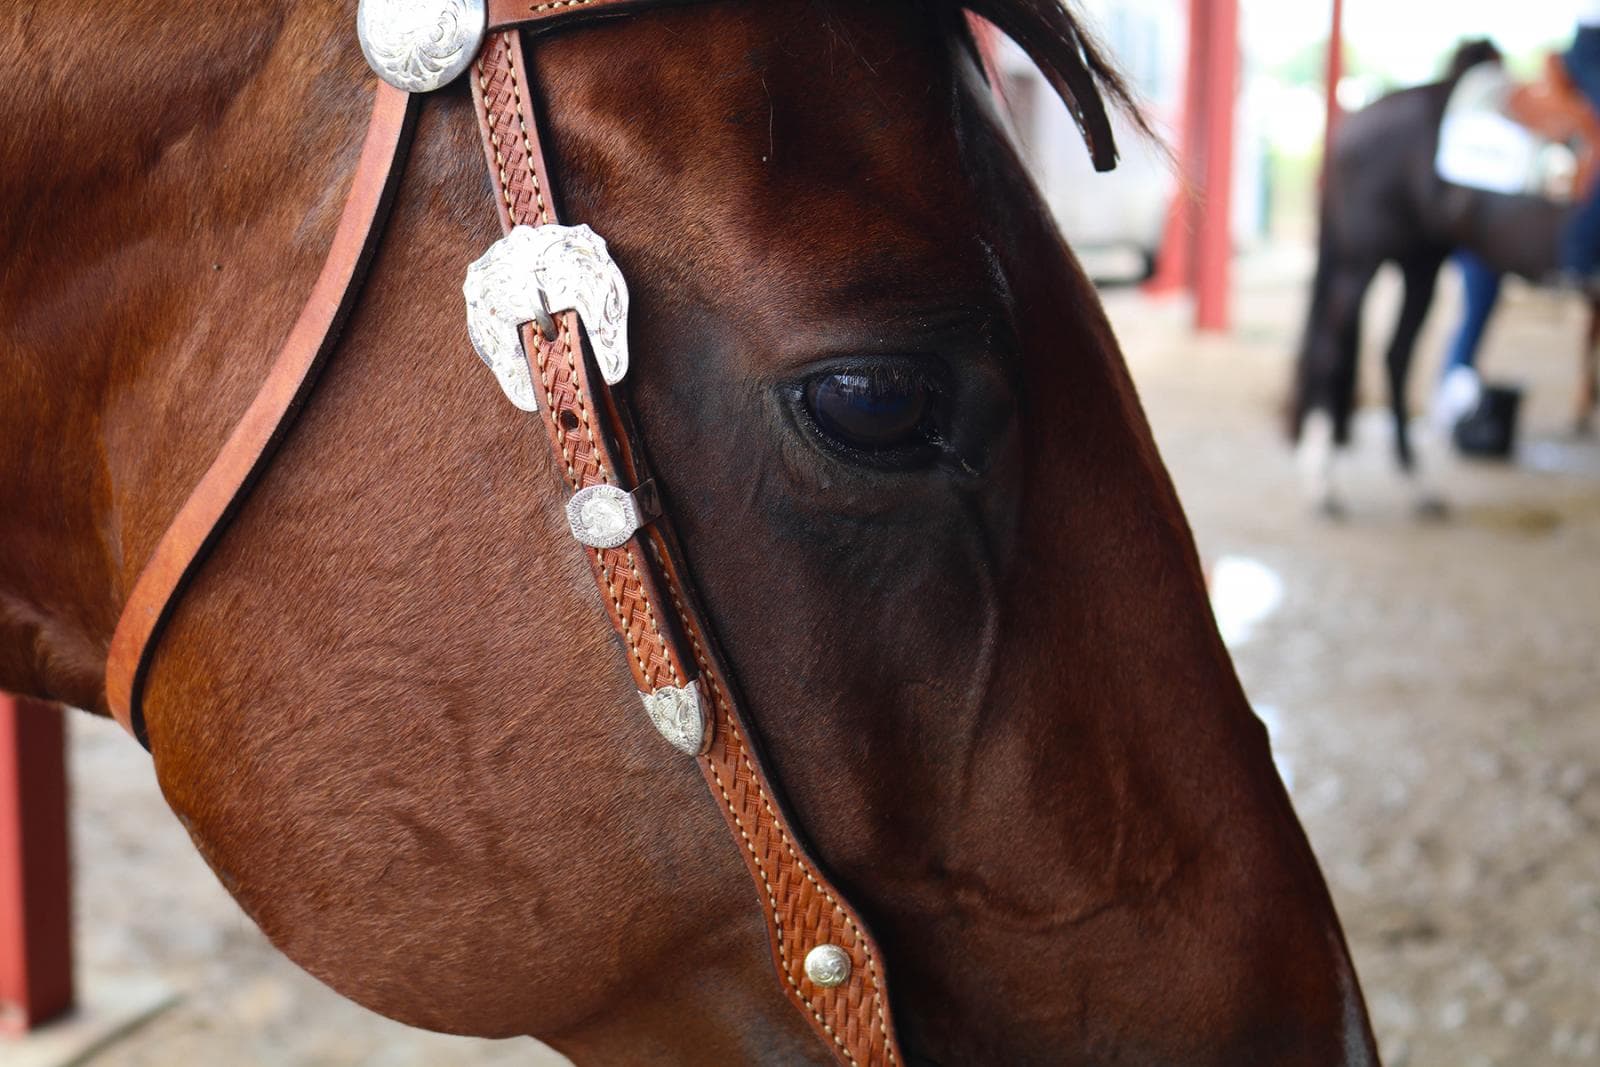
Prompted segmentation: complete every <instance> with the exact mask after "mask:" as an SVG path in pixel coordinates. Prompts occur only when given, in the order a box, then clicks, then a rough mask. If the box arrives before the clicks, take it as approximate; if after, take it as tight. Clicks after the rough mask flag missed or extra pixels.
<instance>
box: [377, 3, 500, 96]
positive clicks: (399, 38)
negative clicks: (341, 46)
mask: <svg viewBox="0 0 1600 1067" xmlns="http://www.w3.org/2000/svg"><path fill="white" fill-rule="evenodd" d="M488 26H489V12H488V8H487V7H486V6H485V3H484V0H361V3H360V5H359V6H358V7H357V8H356V37H357V38H358V39H360V41H361V54H362V55H364V56H366V57H367V63H368V64H369V65H371V67H372V69H373V70H374V71H375V72H377V75H378V77H380V78H382V79H383V80H384V81H386V82H388V83H389V84H390V85H392V86H394V87H395V88H396V89H404V90H405V91H406V92H408V93H431V92H432V91H433V90H435V89H438V88H440V87H441V86H444V85H449V84H450V83H451V82H453V81H455V79H456V77H457V76H458V75H460V74H461V72H462V71H464V70H466V69H467V68H468V67H470V66H471V65H472V60H473V59H474V58H475V57H476V56H477V54H478V49H479V48H480V47H481V46H482V45H483V38H484V34H485V33H487V32H488Z"/></svg>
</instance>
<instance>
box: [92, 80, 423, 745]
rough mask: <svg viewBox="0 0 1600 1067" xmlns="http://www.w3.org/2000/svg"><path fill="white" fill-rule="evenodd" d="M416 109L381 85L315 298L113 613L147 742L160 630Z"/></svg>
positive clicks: (238, 481)
mask: <svg viewBox="0 0 1600 1067" xmlns="http://www.w3.org/2000/svg"><path fill="white" fill-rule="evenodd" d="M416 107H417V105H416V101H415V100H414V98H413V97H412V95H411V94H409V93H404V92H401V91H400V90H399V89H394V88H391V87H390V86H388V85H385V84H383V83H382V82H379V83H378V91H377V97H376V99H375V100H374V101H373V106H372V120H371V122H370V123H369V125H368V127H367V135H366V141H365V143H364V144H363V145H362V147H361V158H360V161H359V162H358V163H357V164H356V170H355V176H354V177H353V178H352V180H351V183H350V193H349V196H348V197H347V199H346V200H345V205H344V212H343V214H342V215H341V216H340V218H339V226H338V229H337V230H336V231H335V233H334V236H333V245H332V246H331V248H330V249H329V251H328V258H327V260H326V261H325V262H324V263H323V265H322V273H321V274H320V275H319V276H318V278H317V282H316V285H315V286H314V287H313V288H312V290H311V296H310V298H309V299H308V300H307V301H306V303H305V306H304V307H303V308H302V309H301V311H300V317H299V318H298V319H297V320H296V321H295V324H294V327H293V329H291V330H290V331H289V336H288V338H287V340H285V341H284V344H283V347H282V349H280V350H279V352H278V357H277V359H276V360H275V361H274V362H273V364H272V368H271V370H270V371H268V373H267V378H266V381H265V382H264V383H263V385H262V387H261V390H260V392H258V393H257V394H256V397H255V399H254V400H252V401H251V403H250V407H249V408H248V409H247V410H246V411H245V413H244V416H243V417H242V418H241V419H240V420H239V422H238V424H237V425H236V426H235V427H234V428H233V432H232V434H230V435H229V437H228V441H227V443H226V444H224V445H223V446H222V451H221V452H220V453H218V455H217V458H216V459H215V460H214V461H213V462H212V464H211V468H210V469H209V470H207V471H206V473H205V477H204V478H202V479H201V480H200V484H199V485H198V486H196V487H195V489H194V491H193V492H192V493H191V494H190V495H189V499H188V500H187V501H185V502H184V504H183V507H182V508H181V509H180V510H179V511H178V514H177V517H176V518H174V519H173V520H172V524H171V525H170V526H168V527H167V531H166V533H165V534H163V535H162V538H161V541H160V543H159V544H158V545H157V546H156V550H155V554H154V555H153V556H152V557H151V558H150V561H149V562H148V563H147V564H146V565H145V568H144V571H143V572H142V573H141V574H140V575H139V580H138V582H137V583H135V585H134V587H133V592H132V594H130V595H129V597H128V601H127V604H126V605H125V606H124V607H123V610H122V617H121V618H120V619H118V620H117V628H116V631H115V633H113V634H112V637H111V647H110V652H109V654H108V657H107V663H106V700H107V702H108V703H109V704H110V706H111V712H112V714H113V715H115V716H116V718H117V721H118V722H120V723H121V724H122V725H123V726H124V727H126V728H127V729H128V730H129V731H131V732H132V733H133V735H134V736H135V737H137V738H138V739H139V741H140V743H141V744H144V745H145V746H146V747H148V746H149V740H148V738H147V737H146V736H145V729H144V716H143V714H142V711H141V707H140V697H141V690H142V689H143V686H144V680H145V676H146V674H147V673H148V672H149V669H150V661H151V659H152V657H153V655H154V653H155V649H156V647H157V645H158V644H159V642H160V638H161V630H162V627H164V626H165V625H166V623H167V620H168V619H169V617H170V616H171V614H172V609H173V608H174V606H175V605H176V604H177V602H178V598H179V597H180V595H181V594H182V591H183V587H184V585H185V583H186V582H188V580H189V579H190V578H192V577H193V576H194V574H195V572H196V571H197V570H198V569H199V567H200V564H201V562H202V561H203V560H204V559H205V555H206V552H207V551H208V550H209V549H210V547H211V546H212V544H213V543H215V541H216V539H217V537H218V535H219V534H220V533H221V531H222V530H223V529H224V528H225V527H226V526H227V523H228V520H229V519H230V518H231V517H232V515H233V513H234V512H235V511H236V510H237V509H238V506H239V504H240V503H241V502H242V501H243V500H244V497H245V496H246V494H248V493H249V491H250V487H251V485H252V484H253V483H254V481H255V479H256V478H257V477H258V476H259V475H260V474H261V472H262V471H263V470H264V469H265V467H266V465H267V463H268V461H269V460H270V459H271V457H272V454H273V452H274V451H275V450H276V448H277V446H278V444H279V443H280V442H281V441H282V440H283V437H284V435H285V433H286V432H287V431H288V428H289V426H290V425H291V424H292V423H293V421H294V416H295V415H296V413H297V412H298V410H299V408H300V405H301V404H302V403H303V402H304V401H305V399H306V397H307V395H308V394H309V393H310V391H311V387H312V385H313V384H314V383H315V381H316V378H317V372H318V371H319V370H320V369H321V367H322V364H323V363H324V362H325V361H326V359H327V357H328V355H329V354H330V353H331V352H332V351H333V349H334V347H335V345H336V343H337V341H338V337H339V331H340V329H341V328H342V327H343V325H344V322H345V319H346V318H348V317H349V314H350V312H351V310H352V309H353V308H354V307H355V303H356V299H357V297H358V296H359V294H360V290H361V282H362V280H363V277H364V275H365V274H366V269H367V266H368V264H369V263H370V261H371V259H372V255H373V252H374V251H375V250H376V249H377V246H378V240H379V238H380V237H381V236H382V233H383V222H384V219H385V218H386V217H387V215H388V210H389V205H390V203H391V202H392V200H393V198H394V191H395V188H396V186H397V185H398V183H399V177H400V171H401V170H402V169H403V168H402V166H401V163H402V162H403V160H404V158H405V152H406V147H407V144H408V142H409V140H410V135H411V127H412V121H413V118H414V116H415V114H416Z"/></svg>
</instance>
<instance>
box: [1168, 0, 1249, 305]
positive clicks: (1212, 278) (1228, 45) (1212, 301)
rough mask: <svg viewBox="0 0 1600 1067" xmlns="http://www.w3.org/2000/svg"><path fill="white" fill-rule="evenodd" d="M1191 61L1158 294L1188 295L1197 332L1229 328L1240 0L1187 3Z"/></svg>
mask: <svg viewBox="0 0 1600 1067" xmlns="http://www.w3.org/2000/svg"><path fill="white" fill-rule="evenodd" d="M1188 51H1189V57H1188V70H1187V72H1186V74H1185V81H1184V94H1183V120H1182V122H1183V124H1182V126H1181V127H1180V128H1179V131H1178V182H1179V188H1178V191H1177V194H1176V195H1175V196H1174V198H1173V204H1172V211H1171V214H1170V215H1169V216H1168V219H1167V231H1166V235H1165V238H1164V239H1163V241H1162V245H1161V262H1160V266H1159V269H1158V270H1157V272H1156V276H1155V277H1154V278H1153V279H1151V281H1150V285H1149V287H1148V288H1149V289H1150V291H1152V292H1157V293H1161V292H1172V291H1176V290H1179V289H1189V290H1192V291H1193V292H1194V294H1195V326H1196V327H1197V328H1198V329H1201V330H1226V329H1227V328H1228V325H1229V319H1230V316H1229V308H1230V299H1229V298H1230V290H1231V286H1232V264H1233V132H1234V131H1233V127H1234V109H1235V107H1236V106H1237V101H1238V91H1239V2H1238V0H1189V50H1188Z"/></svg>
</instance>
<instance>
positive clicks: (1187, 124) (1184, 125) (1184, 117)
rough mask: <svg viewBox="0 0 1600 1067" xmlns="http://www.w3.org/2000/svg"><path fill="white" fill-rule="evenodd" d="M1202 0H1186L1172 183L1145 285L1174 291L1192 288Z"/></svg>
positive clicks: (1200, 143)
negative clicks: (1184, 53)
mask: <svg viewBox="0 0 1600 1067" xmlns="http://www.w3.org/2000/svg"><path fill="white" fill-rule="evenodd" d="M1206 7H1207V0H1189V23H1188V29H1187V33H1188V41H1189V44H1188V56H1187V58H1186V60H1185V67H1184V82H1183V101H1182V111H1181V112H1180V114H1179V116H1178V123H1179V125H1178V131H1177V133H1178V188H1177V190H1176V191H1175V192H1174V193H1173V196H1172V207H1171V208H1170V209H1169V211H1168V213H1167V228H1166V232H1165V233H1164V234H1162V237H1161V253H1160V258H1159V260H1158V261H1157V263H1156V273H1155V276H1154V277H1153V278H1151V279H1150V282H1149V284H1148V285H1146V286H1145V288H1146V290H1147V291H1149V292H1152V293H1174V292H1179V291H1181V290H1187V289H1193V288H1194V281H1195V279H1194V267H1195V254H1194V238H1195V233H1196V231H1197V230H1198V228H1199V216H1200V200H1201V198H1202V196H1203V195H1204V194H1203V190H1202V186H1203V184H1204V182H1205V176H1204V174H1202V173H1201V167H1200V162H1201V160H1202V159H1203V151H1204V143H1205V107H1204V95H1205V84H1204V77H1203V75H1204V71H1205V62H1206V55H1205V34H1204V33H1203V32H1202V28H1203V27H1204V26H1205V20H1206Z"/></svg>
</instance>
